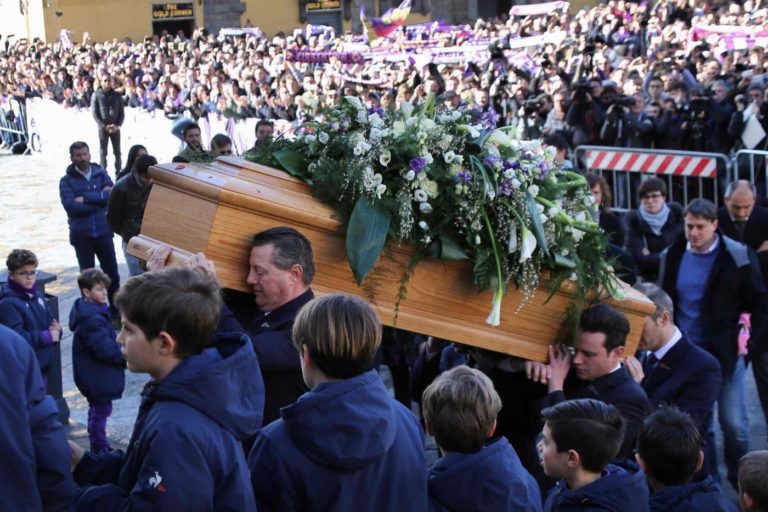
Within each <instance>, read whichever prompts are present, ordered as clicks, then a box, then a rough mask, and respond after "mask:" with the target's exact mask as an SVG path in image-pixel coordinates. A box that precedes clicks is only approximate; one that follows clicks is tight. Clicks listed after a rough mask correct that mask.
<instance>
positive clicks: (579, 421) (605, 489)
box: [541, 399, 648, 512]
mask: <svg viewBox="0 0 768 512" xmlns="http://www.w3.org/2000/svg"><path fill="white" fill-rule="evenodd" d="M541 415H542V416H543V417H544V420H545V423H544V430H543V439H542V441H541V459H542V466H543V467H544V473H546V474H547V476H549V477H551V478H557V479H560V480H559V481H558V482H557V484H556V485H555V487H554V488H552V489H551V490H550V491H549V495H548V496H547V499H546V502H545V503H544V511H545V512H550V511H563V510H578V511H581V512H588V511H598V510H614V511H615V510H621V511H622V512H636V511H637V512H641V511H647V510H648V485H647V484H646V482H645V478H643V474H642V472H641V471H640V469H639V468H638V467H637V465H636V464H634V463H632V462H630V461H621V462H615V463H613V464H611V463H610V462H611V461H612V460H613V459H615V458H616V454H618V453H619V447H620V446H621V443H622V440H623V439H624V419H623V418H622V417H621V414H620V413H619V410H618V409H617V408H616V407H614V406H612V405H609V404H607V403H604V402H601V401H598V400H592V399H582V400H570V401H566V402H561V403H559V404H557V405H554V406H552V407H548V408H546V409H544V410H543V411H542V413H541Z"/></svg>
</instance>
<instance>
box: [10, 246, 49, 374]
mask: <svg viewBox="0 0 768 512" xmlns="http://www.w3.org/2000/svg"><path fill="white" fill-rule="evenodd" d="M5 266H6V267H7V268H8V282H6V283H4V284H3V285H2V288H0V324H2V325H5V326H6V327H9V328H11V329H12V330H14V331H16V332H17V333H18V334H19V335H21V337H22V338H24V339H25V340H27V343H29V345H30V346H31V347H32V348H33V349H34V350H35V356H37V362H38V364H39V365H40V371H41V373H42V375H43V384H45V374H46V373H47V372H48V368H49V367H50V366H51V359H52V357H53V348H52V345H53V344H54V343H58V342H59V341H60V340H61V325H59V321H58V320H56V319H55V318H53V314H52V313H51V310H50V309H49V308H48V304H47V303H46V302H45V297H43V296H42V295H40V294H39V293H38V290H37V287H36V286H35V282H36V281H37V256H35V253H33V252H32V251H28V250H27V249H14V250H13V251H11V253H10V254H9V255H8V258H7V259H6V260H5Z"/></svg>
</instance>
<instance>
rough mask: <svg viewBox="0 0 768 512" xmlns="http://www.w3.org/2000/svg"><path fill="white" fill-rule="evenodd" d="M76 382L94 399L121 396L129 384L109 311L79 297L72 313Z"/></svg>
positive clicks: (85, 394) (95, 400) (90, 399)
mask: <svg viewBox="0 0 768 512" xmlns="http://www.w3.org/2000/svg"><path fill="white" fill-rule="evenodd" d="M69 329H70V330H71V331H72V332H73V333H74V336H73V338H72V366H73V367H74V374H75V385H76V386H77V389H79V390H80V393H82V394H83V396H84V397H85V398H87V399H88V401H89V402H90V403H94V404H100V403H103V402H108V401H111V400H119V399H120V397H121V396H122V395H123V389H124V388H125V370H124V368H125V358H123V354H122V353H121V352H120V345H118V344H117V337H116V336H115V328H114V327H112V318H111V317H110V315H109V312H108V311H106V310H104V309H102V308H100V307H99V306H98V305H97V304H94V303H92V302H88V301H87V300H84V299H77V300H76V301H75V303H74V304H72V311H70V313H69Z"/></svg>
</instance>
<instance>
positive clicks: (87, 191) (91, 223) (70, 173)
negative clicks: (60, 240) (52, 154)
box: [59, 164, 112, 244]
mask: <svg viewBox="0 0 768 512" xmlns="http://www.w3.org/2000/svg"><path fill="white" fill-rule="evenodd" d="M90 165H91V179H90V180H87V179H85V176H83V175H82V174H81V173H80V171H78V170H77V169H76V168H75V164H71V165H69V166H68V167H67V172H66V174H65V175H64V176H63V177H62V178H61V180H60V181H59V198H60V199H61V204H62V206H64V209H65V210H66V211H67V218H68V222H69V242H70V243H71V244H74V243H76V242H78V241H80V240H83V239H85V238H99V237H101V236H112V230H111V229H110V227H109V225H108V224H107V201H108V200H109V192H110V191H109V190H107V191H105V190H104V188H105V187H111V186H112V179H111V178H110V177H109V175H108V174H107V171H105V170H104V169H102V168H101V167H99V166H98V165H96V164H90ZM77 197H82V198H83V202H82V203H78V202H77V201H76V199H75V198H77Z"/></svg>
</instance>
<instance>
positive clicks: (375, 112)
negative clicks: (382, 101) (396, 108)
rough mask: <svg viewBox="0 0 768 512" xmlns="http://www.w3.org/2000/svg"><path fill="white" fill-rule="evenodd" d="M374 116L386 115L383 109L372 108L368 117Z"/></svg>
mask: <svg viewBox="0 0 768 512" xmlns="http://www.w3.org/2000/svg"><path fill="white" fill-rule="evenodd" d="M372 114H379V115H380V116H383V115H384V109H383V108H381V107H370V108H369V109H368V115H372Z"/></svg>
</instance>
